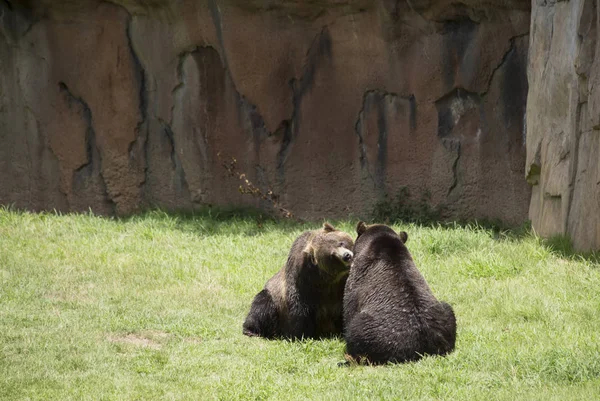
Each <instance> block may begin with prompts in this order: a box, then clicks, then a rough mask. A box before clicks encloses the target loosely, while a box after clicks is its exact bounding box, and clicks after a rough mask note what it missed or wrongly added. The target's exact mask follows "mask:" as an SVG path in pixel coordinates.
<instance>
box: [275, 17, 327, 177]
mask: <svg viewBox="0 0 600 401" xmlns="http://www.w3.org/2000/svg"><path fill="white" fill-rule="evenodd" d="M331 46H332V44H331V35H330V33H329V29H328V28H327V27H326V26H325V27H323V28H322V29H321V31H320V32H319V34H318V35H317V37H316V38H315V39H314V40H313V42H312V44H311V45H310V47H309V49H308V53H307V55H306V58H307V62H306V64H305V66H304V68H303V69H302V74H301V76H300V78H299V79H297V78H293V79H291V80H290V82H289V83H290V87H291V89H292V106H293V108H292V116H291V117H290V119H289V120H287V123H285V127H286V129H285V131H284V134H283V139H282V142H281V148H280V150H279V153H278V154H277V171H278V173H279V176H280V178H281V179H283V177H284V173H285V171H284V167H285V162H286V160H287V157H288V155H289V152H290V146H291V145H292V143H293V142H294V140H295V139H296V137H297V135H298V132H299V126H300V118H301V106H302V99H303V97H304V95H306V94H307V93H308V92H309V91H310V90H311V89H312V86H313V84H314V80H315V74H316V71H317V68H318V67H319V66H320V65H321V62H322V61H323V60H329V59H331V57H332V47H331Z"/></svg>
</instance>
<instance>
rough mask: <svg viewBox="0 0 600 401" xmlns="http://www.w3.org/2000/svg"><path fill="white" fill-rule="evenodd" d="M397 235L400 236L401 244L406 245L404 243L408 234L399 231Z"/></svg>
mask: <svg viewBox="0 0 600 401" xmlns="http://www.w3.org/2000/svg"><path fill="white" fill-rule="evenodd" d="M398 235H399V236H400V239H401V240H402V242H403V243H405V244H406V241H408V234H407V233H406V231H400V232H399V233H398Z"/></svg>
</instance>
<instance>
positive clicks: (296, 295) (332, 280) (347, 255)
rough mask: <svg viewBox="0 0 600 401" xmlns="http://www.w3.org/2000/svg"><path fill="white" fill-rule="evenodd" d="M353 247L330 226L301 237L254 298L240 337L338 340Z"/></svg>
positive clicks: (308, 232)
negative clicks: (330, 338) (335, 336)
mask: <svg viewBox="0 0 600 401" xmlns="http://www.w3.org/2000/svg"><path fill="white" fill-rule="evenodd" d="M353 246H354V242H353V241H352V237H350V235H348V234H347V233H344V232H342V231H338V230H336V229H335V228H333V227H332V226H331V225H330V224H328V223H325V225H324V226H323V228H322V229H319V230H314V231H307V232H305V233H303V234H302V235H300V236H299V237H298V238H297V239H296V240H295V241H294V243H293V245H292V249H291V250H290V253H289V256H288V260H287V263H286V264H285V266H284V267H283V268H282V269H281V270H280V271H279V272H278V273H277V274H275V275H274V276H273V277H272V278H271V279H270V280H269V281H267V284H266V285H265V288H264V289H263V290H262V291H261V292H259V293H258V295H256V297H254V301H253V302H252V306H251V307H250V313H248V316H247V317H246V321H245V322H244V330H243V333H244V334H245V335H247V336H260V337H266V338H292V339H296V338H302V337H305V338H321V337H329V336H333V335H341V334H342V302H343V297H344V286H345V284H346V279H347V278H348V270H349V266H350V263H351V261H352V257H353V253H352V248H353Z"/></svg>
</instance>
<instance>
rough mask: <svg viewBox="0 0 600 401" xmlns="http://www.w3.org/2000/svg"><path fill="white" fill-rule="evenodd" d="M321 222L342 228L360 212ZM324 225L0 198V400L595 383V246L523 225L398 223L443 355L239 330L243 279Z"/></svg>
mask: <svg viewBox="0 0 600 401" xmlns="http://www.w3.org/2000/svg"><path fill="white" fill-rule="evenodd" d="M333 223H334V225H336V226H337V227H338V228H340V229H343V230H345V231H347V232H349V233H352V234H353V235H354V228H355V225H356V221H336V222H333ZM319 225H320V224H318V223H312V224H309V223H304V224H299V223H294V222H290V221H284V222H281V221H276V220H273V219H271V218H267V217H264V216H262V215H261V214H260V213H246V212H235V211H232V212H223V211H216V210H214V209H212V210H205V211H201V212H197V213H193V214H182V213H165V212H163V211H158V210H155V211H149V212H146V213H144V214H141V215H138V216H132V217H129V218H126V219H112V218H102V217H98V216H94V215H93V214H83V215H59V214H52V213H41V214H33V213H26V212H18V211H15V210H11V209H7V208H2V209H0V399H2V400H24V399H30V400H53V399H56V400H98V399H103V400H113V399H114V400H137V399H143V400H153V399H156V400H165V399H167V400H184V399H185V400H187V399H207V400H210V399H223V400H238V399H239V400H242V399H243V400H246V399H273V400H298V399H318V400H322V399H323V400H327V399H344V400H352V399H435V400H440V399H448V400H454V399H470V400H488V399H494V400H495V399H506V400H514V399H523V400H530V399H533V400H536V399H540V400H542V399H543V400H554V399H556V400H564V399H597V398H599V397H600V362H599V361H600V338H599V336H600V335H599V334H598V333H600V319H598V310H600V291H598V288H600V269H598V263H597V259H594V258H591V257H582V256H581V255H576V254H575V253H573V252H572V248H568V247H567V248H565V246H564V245H561V244H562V243H563V242H562V240H561V241H558V243H553V242H548V241H545V240H542V239H540V238H538V237H536V236H535V235H533V234H532V233H531V231H530V230H529V229H527V228H526V227H525V228H522V229H520V230H517V231H507V230H504V229H498V228H493V227H492V228H490V227H486V226H484V225H481V224H454V225H451V224H444V225H441V224H437V225H436V224H429V225H427V226H423V225H419V224H416V223H410V224H408V223H402V224H395V225H393V227H394V228H395V229H396V230H404V231H407V232H408V234H409V239H408V243H407V246H408V247H409V249H410V251H411V253H412V255H413V257H414V259H415V262H416V263H417V266H418V267H419V268H420V270H421V271H422V273H423V275H424V276H425V278H426V279H427V280H428V282H429V284H430V285H431V287H432V289H433V291H434V293H435V294H436V295H437V296H438V298H439V299H441V300H444V301H447V302H449V303H450V304H452V305H453V307H454V309H455V312H456V315H457V320H458V341H457V348H456V350H455V352H453V353H452V354H450V355H448V356H447V357H426V358H424V359H423V360H421V361H419V362H417V363H409V364H404V365H389V366H379V367H370V366H351V367H344V368H341V367H338V366H337V364H338V362H341V361H343V358H344V342H343V340H342V339H340V338H334V339H328V340H322V341H315V340H306V341H295V342H291V341H267V340H263V339H258V338H248V337H245V336H243V335H242V334H241V325H242V322H243V320H244V318H245V315H246V313H247V312H248V309H249V306H250V303H251V302H252V298H253V297H254V295H255V294H256V293H257V292H258V291H260V289H261V288H262V287H263V286H264V283H265V282H266V280H267V279H268V278H269V277H271V276H272V275H273V274H274V273H275V272H276V271H277V270H278V269H279V268H280V267H281V266H282V265H283V263H284V262H285V260H286V258H287V253H288V251H289V247H290V245H291V244H292V242H293V240H294V239H295V238H296V237H297V236H298V235H299V234H300V233H301V232H302V231H303V230H306V229H312V228H316V227H318V226H319Z"/></svg>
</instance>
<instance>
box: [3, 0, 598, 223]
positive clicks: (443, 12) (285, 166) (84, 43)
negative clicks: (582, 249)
mask: <svg viewBox="0 0 600 401" xmlns="http://www.w3.org/2000/svg"><path fill="white" fill-rule="evenodd" d="M574 3H577V2H576V1H575V2H573V1H572V2H569V3H561V4H562V5H558V3H557V5H556V6H554V7H555V8H556V7H563V8H565V7H571V8H572V7H574V5H573V4H574ZM530 8H531V5H530V2H529V1H516V0H515V1H502V0H498V1H491V2H482V1H465V2H462V3H456V2H450V1H446V0H440V1H423V0H417V1H411V2H400V1H389V0H382V1H366V0H364V1H360V0H357V1H350V0H321V1H319V0H312V1H299V0H285V1H275V0H250V1H248V0H243V1H242V0H208V1H197V0H178V1H167V0H122V1H111V2H99V1H94V0H85V1H74V0H70V1H69V0H58V1H55V0H52V1H50V0H39V1H18V2H17V1H2V2H0V60H2V61H1V62H0V73H1V81H0V204H14V205H16V206H17V207H22V208H27V209H32V210H43V209H58V210H62V211H82V210H87V209H88V208H89V207H91V208H92V209H93V210H94V211H96V212H98V213H103V214H127V213H131V212H134V211H136V210H139V209H140V208H144V207H150V206H161V207H164V208H167V209H193V208H196V207H199V206H202V205H208V204H210V205H231V206H242V205H245V206H248V205H251V206H259V207H265V208H268V207H269V204H268V202H264V201H260V200H257V199H255V198H252V197H251V196H249V195H243V194H240V193H239V191H238V187H239V185H240V181H239V180H238V179H237V178H235V177H231V176H230V175H229V174H228V171H227V169H225V168H223V166H222V163H223V159H226V160H227V159H228V158H229V157H234V158H235V159H236V160H237V166H236V167H237V169H238V170H239V171H241V172H244V173H246V174H247V177H248V178H249V179H250V180H251V181H252V182H253V183H254V184H255V185H256V186H257V187H259V188H261V189H262V190H263V191H265V192H266V191H267V190H269V189H271V190H272V191H273V192H274V193H275V194H276V195H277V196H278V199H279V201H280V203H281V205H282V206H284V207H285V208H286V209H288V210H290V211H292V212H293V213H294V214H296V215H297V216H299V217H302V218H311V219H319V218H324V217H326V218H334V217H344V216H348V215H349V214H352V215H355V216H361V215H362V216H364V215H366V214H368V213H369V212H370V211H371V209H372V208H373V206H374V204H375V203H376V202H377V201H379V200H381V199H383V197H384V196H385V195H386V194H387V195H388V196H389V197H394V196H395V195H396V194H397V193H399V192H400V190H401V188H402V187H407V188H409V190H410V193H411V194H412V195H413V196H414V197H415V199H416V200H418V199H421V198H422V196H423V195H424V194H426V195H428V199H429V202H430V204H431V206H433V207H443V210H444V213H445V214H444V217H447V218H487V219H500V220H502V221H504V222H506V223H508V224H519V223H521V222H523V221H524V220H526V219H527V206H528V204H529V199H530V188H529V186H528V184H527V182H526V180H525V175H526V171H525V166H526V164H525V157H526V153H527V152H526V150H525V132H524V130H525V124H524V119H525V108H526V98H527V91H528V85H527V77H526V67H527V50H528V45H529V36H528V34H529V29H530ZM535 10H536V15H541V14H540V13H541V11H540V10H542V6H535ZM574 18H575V17H573V19H574ZM538 19H539V20H540V21H539V23H536V22H535V21H534V23H533V24H532V25H531V26H532V29H534V30H541V29H544V30H547V29H548V27H547V26H541V27H538V25H543V21H542V19H543V16H539V17H538ZM557 23H558V22H557ZM594 23H595V22H594ZM592 25H593V24H592ZM594 27H595V25H594ZM557 29H559V27H557ZM569 29H570V28H569V27H563V29H562V30H561V32H570V31H569ZM590 29H591V28H590ZM594 29H595V28H594ZM572 33H573V35H575V36H577V33H576V31H572ZM534 35H535V36H534V38H533V42H534V43H533V44H534V52H533V55H532V59H531V60H530V76H532V75H535V74H536V73H533V72H532V70H533V68H532V67H531V66H532V65H534V64H535V63H536V62H537V61H538V59H539V60H543V57H542V55H540V54H539V52H540V51H541V50H538V47H540V48H541V47H543V45H546V44H549V41H550V39H548V38H546V37H545V36H544V37H542V36H543V35H542V33H540V32H534ZM565 40H566V39H564V38H563V39H560V38H555V39H553V42H552V44H553V45H555V46H558V44H555V43H554V42H557V43H558V42H559V41H565ZM573 40H575V39H573ZM541 42H544V43H541ZM546 42H548V43H546ZM595 43H596V42H594V43H593V44H588V46H592V47H594V46H595ZM564 45H565V46H566V45H567V44H564ZM561 46H562V44H561ZM553 48H554V47H553ZM544 49H545V48H544ZM589 53H591V55H587V57H588V58H587V59H585V60H586V61H585V62H586V63H589V64H590V66H588V67H587V68H588V70H589V71H593V70H594V69H593V68H592V67H591V65H592V63H593V62H594V60H595V59H594V58H593V57H592V56H593V53H594V52H593V51H592V50H589ZM548 54H550V57H555V58H556V59H557V63H555V64H552V67H553V70H552V71H556V72H552V73H554V74H558V73H559V72H558V71H559V65H558V62H563V61H564V60H558V59H559V58H560V57H561V54H554V53H552V52H550V53H548ZM586 54H587V53H586ZM553 60H554V58H553ZM573 61H574V59H573V60H571V63H572V62H573ZM565 62H566V61H565ZM571 66H572V64H571ZM582 68H584V67H582ZM596 70H598V69H596ZM567 72H568V73H569V74H571V73H572V74H571V75H569V77H571V78H573V77H574V76H575V69H574V68H573V67H571V68H570V70H568V71H567ZM536 79H538V80H537V81H536ZM540 79H542V77H540V78H536V77H533V81H531V82H534V83H535V84H536V85H540V84H541V81H539V80H540ZM592 79H593V77H590V82H591V80H592ZM568 82H570V81H568ZM563 84H564V82H563V83H558V82H556V83H555V84H554V86H553V87H554V88H555V91H556V93H558V92H559V91H566V92H565V93H566V94H567V95H566V97H564V98H561V101H562V103H564V104H563V105H558V104H557V105H554V106H553V107H555V108H556V109H558V111H557V113H556V115H553V116H552V118H553V119H554V120H552V119H550V118H542V116H541V113H540V111H539V109H531V107H536V106H530V110H531V112H532V113H535V111H534V110H538V112H537V114H538V115H539V121H540V122H539V123H540V124H542V123H543V124H550V121H558V120H560V121H561V124H562V125H565V124H566V121H567V120H569V118H571V119H572V117H570V116H571V114H570V113H571V112H573V113H574V112H575V111H572V110H571V108H570V107H579V106H576V105H575V106H572V105H571V103H570V101H571V100H572V98H573V96H576V95H577V96H580V94H579V93H578V92H577V91H576V90H575V89H577V88H575V87H573V85H570V86H566V87H564V88H562V87H560V88H559V87H558V86H559V85H563ZM549 86H551V85H548V84H545V87H546V88H545V90H548V91H550V89H549V88H548V87H549ZM573 88H575V89H573ZM569 90H571V92H573V90H575V92H576V93H573V94H570V95H569V93H570V92H569ZM532 92H533V93H534V97H536V98H537V97H538V96H539V97H540V98H544V95H543V94H541V93H536V92H535V90H533V91H532ZM589 96H590V100H589V103H590V104H592V103H593V102H594V101H596V100H597V99H596V97H597V96H596V94H595V92H590V94H589ZM594 99H596V100H594ZM542 101H546V102H548V101H549V99H547V98H544V99H542ZM537 107H538V108H539V107H542V105H541V104H539V105H538V106H537ZM559 113H560V114H559ZM528 114H529V113H528ZM560 116H563V117H568V118H563V119H561V118H560ZM596 117H598V116H596ZM597 119H598V118H596V119H595V120H594V121H591V122H590V127H593V126H594V124H596V125H598V122H597V121H596V120H597ZM528 124H530V125H531V124H535V122H534V120H533V117H531V116H530V117H529V118H528ZM530 128H531V127H530ZM562 131H564V132H563V136H564V138H565V141H566V142H568V138H570V137H571V136H572V135H571V131H569V130H568V129H567V128H566V127H565V128H563V129H562ZM591 132H592V131H590V133H588V134H587V135H588V136H585V135H584V136H582V137H581V140H579V142H578V143H579V146H584V145H585V146H586V147H588V148H589V147H593V146H596V147H598V146H599V145H598V136H597V135H595V136H594V135H593V134H592V133H591ZM541 135H542V134H539V135H538V136H541ZM552 138H553V139H552V141H547V142H544V145H543V146H542V148H543V152H542V153H540V154H541V156H540V157H541V158H542V160H543V161H544V160H546V153H547V152H555V153H557V154H560V152H561V149H563V147H564V146H563V142H561V140H562V139H560V138H561V137H560V136H558V135H553V136H552ZM534 139H535V138H527V141H528V142H529V141H531V140H534ZM531 149H533V147H532V148H531ZM569 149H570V148H569ZM530 153H531V152H530ZM538 153H539V152H538ZM574 153H575V152H574V151H571V153H570V155H574ZM535 154H537V153H535V152H534V155H535ZM597 154H598V153H596V155H597ZM530 160H531V158H530ZM569 160H570V159H569ZM590 164H593V161H592V160H591V159H589V160H588V159H587V158H586V157H579V161H578V170H584V169H586V168H587V167H586V166H588V165H590ZM530 165H531V163H529V164H528V166H530ZM596 165H597V163H596ZM540 166H541V175H540V178H539V181H540V182H539V184H538V185H537V186H536V187H534V188H537V189H535V191H536V193H537V195H536V196H534V201H535V200H536V199H538V202H541V201H540V200H539V199H541V197H540V195H539V193H540V190H539V188H544V187H546V186H548V187H552V188H556V191H555V192H556V193H557V194H559V195H560V196H563V194H564V192H561V191H564V182H563V181H564V180H566V181H568V180H569V177H571V176H572V175H573V172H572V171H571V170H570V169H569V168H562V167H560V166H557V167H556V169H557V170H556V171H559V170H560V172H559V173H557V174H551V176H552V180H555V182H554V183H552V182H550V183H548V179H547V178H545V177H546V175H545V174H546V172H547V171H548V169H547V168H546V166H545V165H544V164H543V163H542V164H541V165H540ZM553 168H554V167H553ZM561 168H562V170H561ZM575 170H577V169H575ZM575 170H573V171H575ZM589 174H591V172H590V173H588V175H589ZM576 176H577V177H580V180H588V178H585V179H584V175H576ZM585 177H588V176H585ZM594 177H595V178H592V177H591V176H590V177H589V179H590V180H592V181H593V180H594V179H595V180H596V181H598V178H597V177H598V176H597V175H596V176H594ZM550 181H551V180H550ZM585 182H586V183H587V181H585ZM590 182H591V181H590ZM584 184H585V183H584V182H583V181H582V184H581V185H580V186H575V187H574V188H573V194H574V195H573V202H572V204H573V205H576V204H577V202H581V201H580V199H584V198H585V197H586V196H588V195H587V193H588V192H589V191H590V189H589V187H588V186H587V184H585V185H584ZM594 188H595V190H596V191H597V190H598V189H597V188H599V187H598V186H596V187H594ZM578 193H581V197H578V196H577V194H578ZM596 194H597V192H596ZM544 196H545V195H544ZM553 196H555V195H552V196H550V197H549V198H548V199H554V198H553ZM556 196H558V195H556ZM553 202H554V203H553ZM559 203H560V202H559ZM533 205H534V203H533V202H532V207H531V212H530V213H531V216H532V218H534V221H538V220H537V214H536V213H538V212H537V210H538V209H539V210H540V213H542V211H543V213H546V214H548V215H551V214H552V213H561V210H562V209H561V207H564V205H562V206H561V205H560V204H558V205H557V204H556V202H555V201H549V203H548V206H544V207H537V208H536V207H534V206H533ZM582 207H584V206H582ZM559 209H561V210H559ZM552 218H553V219H555V220H556V222H554V220H552V221H553V222H552V223H549V224H552V227H551V228H552V229H554V228H555V226H554V225H556V227H558V226H560V225H561V224H564V222H563V221H562V220H561V219H560V218H555V216H554V215H553V214H552ZM586 227H587V226H586ZM586 227H584V226H576V225H573V226H572V227H571V228H570V230H571V232H573V233H576V232H579V231H586V230H588V228H586Z"/></svg>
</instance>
